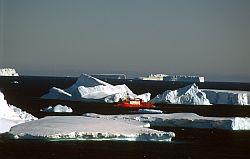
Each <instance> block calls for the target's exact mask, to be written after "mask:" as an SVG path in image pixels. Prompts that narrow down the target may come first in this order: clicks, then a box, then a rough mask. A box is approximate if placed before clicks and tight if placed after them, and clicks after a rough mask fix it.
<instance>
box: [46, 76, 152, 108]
mask: <svg viewBox="0 0 250 159" xmlns="http://www.w3.org/2000/svg"><path fill="white" fill-rule="evenodd" d="M128 97H129V98H140V99H143V100H144V101H146V102H147V101H149V100H150V93H145V94H142V95H136V94H134V93H133V92H132V91H131V90H130V89H129V88H128V87H127V86H126V85H125V84H123V85H116V86H113V85H111V84H109V83H106V82H104V81H101V80H99V79H97V78H94V77H92V76H89V75H86V74H82V75H81V76H80V77H79V78H78V79H77V81H76V83H75V84H73V85H72V86H71V87H69V88H67V89H65V90H63V89H60V88H56V87H53V88H51V89H50V91H49V93H48V94H45V95H43V96H42V97H41V98H43V99H61V100H71V101H91V102H106V103H114V102H118V101H119V100H120V99H124V98H128Z"/></svg>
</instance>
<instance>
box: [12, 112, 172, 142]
mask: <svg viewBox="0 0 250 159" xmlns="http://www.w3.org/2000/svg"><path fill="white" fill-rule="evenodd" d="M147 127H148V124H145V123H143V122H139V121H135V120H131V121H129V120H123V119H121V120H120V119H103V118H95V117H84V116H50V117H45V118H42V119H39V120H36V121H31V122H27V123H23V124H19V125H16V126H14V127H12V128H11V130H10V131H9V135H10V136H11V137H13V138H15V139H45V140H72V139H73V140H127V141H171V139H172V137H174V136H175V134H174V133H173V132H164V131H157V130H153V129H150V128H147Z"/></svg>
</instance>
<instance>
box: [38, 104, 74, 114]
mask: <svg viewBox="0 0 250 159" xmlns="http://www.w3.org/2000/svg"><path fill="white" fill-rule="evenodd" d="M40 111H43V112H57V113H59V112H60V113H63V112H65V113H72V112H73V110H72V108H70V107H68V106H66V105H65V106H63V105H60V104H58V105H56V106H54V107H52V106H49V107H47V108H44V109H41V110H40Z"/></svg>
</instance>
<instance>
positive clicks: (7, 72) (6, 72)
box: [0, 68, 18, 76]
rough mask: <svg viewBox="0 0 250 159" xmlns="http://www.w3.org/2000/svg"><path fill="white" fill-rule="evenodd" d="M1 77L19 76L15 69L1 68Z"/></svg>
mask: <svg viewBox="0 0 250 159" xmlns="http://www.w3.org/2000/svg"><path fill="white" fill-rule="evenodd" d="M0 76H18V73H17V72H16V70H15V69H13V68H1V69H0Z"/></svg>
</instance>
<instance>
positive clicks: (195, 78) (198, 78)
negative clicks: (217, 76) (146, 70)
mask: <svg viewBox="0 0 250 159" xmlns="http://www.w3.org/2000/svg"><path fill="white" fill-rule="evenodd" d="M139 79H141V80H157V81H181V82H204V81H205V78H204V77H201V76H190V75H166V74H150V75H149V76H146V77H139Z"/></svg>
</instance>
